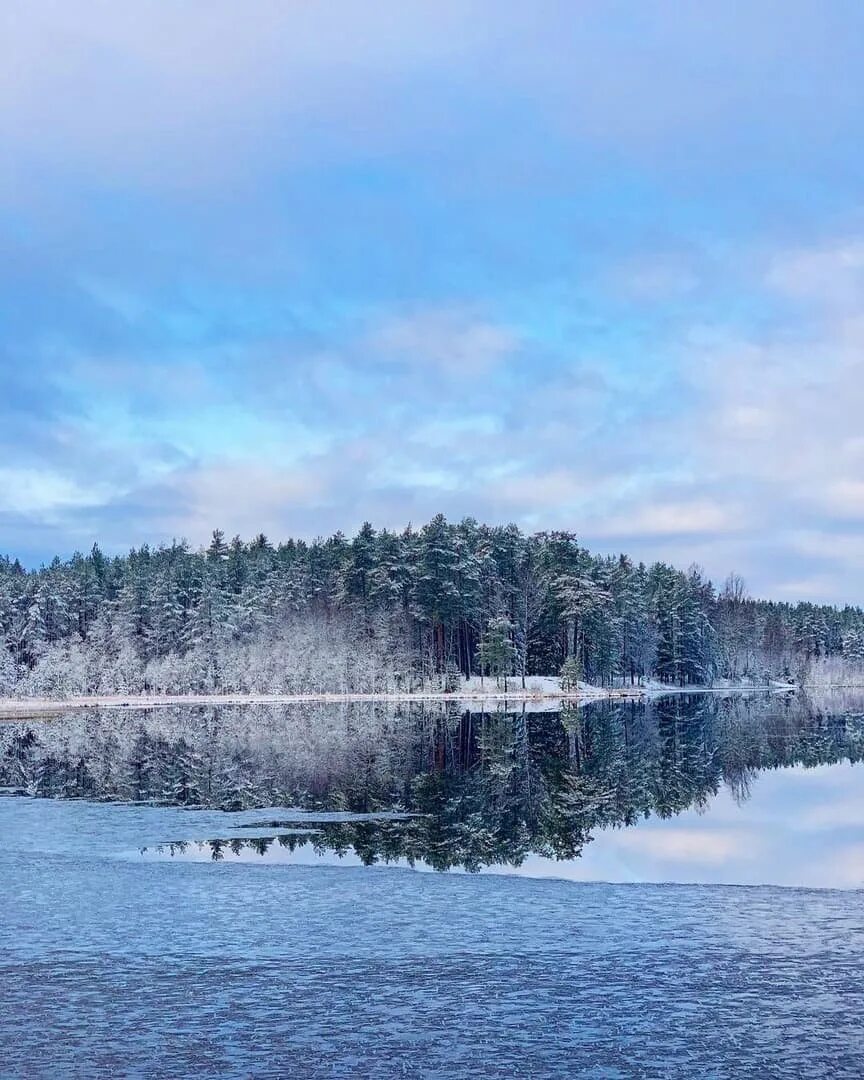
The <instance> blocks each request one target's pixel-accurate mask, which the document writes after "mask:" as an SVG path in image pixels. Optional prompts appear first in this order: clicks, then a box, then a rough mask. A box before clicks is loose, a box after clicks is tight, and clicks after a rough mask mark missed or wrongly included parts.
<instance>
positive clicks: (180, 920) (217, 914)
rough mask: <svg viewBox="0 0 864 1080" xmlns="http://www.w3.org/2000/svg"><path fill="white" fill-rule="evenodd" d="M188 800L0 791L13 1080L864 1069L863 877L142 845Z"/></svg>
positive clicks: (2, 1025)
mask: <svg viewBox="0 0 864 1080" xmlns="http://www.w3.org/2000/svg"><path fill="white" fill-rule="evenodd" d="M190 818H194V819H196V821H197V822H198V824H199V825H201V826H203V827H204V828H205V829H206V828H207V827H208V826H211V827H212V826H215V825H216V824H218V823H219V822H221V823H222V826H223V827H224V823H225V815H224V814H220V813H219V812H206V811H205V812H196V813H195V814H192V815H190V814H189V812H188V811H184V810H180V809H171V808H153V807H133V806H123V807H118V806H113V805H105V804H94V803H87V802H83V801H75V802H68V801H67V802H63V801H52V800H40V799H5V800H2V801H0V835H2V837H3V844H2V847H0V880H2V881H3V918H2V923H0V985H2V987H3V994H2V996H3V1009H2V1012H0V1044H2V1046H3V1058H2V1065H0V1074H2V1075H3V1076H4V1077H112V1078H113V1077H117V1076H140V1077H147V1078H156V1077H166V1078H168V1077H172V1078H173V1077H178V1076H186V1075H194V1076H203V1077H208V1076H236V1077H250V1076H252V1077H280V1076H290V1077H310V1078H318V1077H322V1078H323V1077H347V1076H352V1077H353V1076H360V1077H403V1076H411V1077H427V1076H428V1077H433V1076H434V1077H441V1076H444V1077H448V1076H464V1077H514V1076H526V1077H527V1076H530V1077H543V1076H550V1077H551V1076H555V1077H579V1076H592V1077H593V1076H610V1077H618V1076H648V1077H652V1076H656V1077H682V1078H685V1077H686V1078H692V1077H699V1076H706V1077H707V1076H715V1077H716V1076H720V1077H741V1076H758V1077H769V1076H796V1077H807V1076H813V1077H816V1076H819V1077H825V1076H832V1077H839V1076H849V1077H852V1076H860V1075H861V1073H862V1065H864V1035H862V1024H861V1016H862V1015H864V980H862V979H861V970H862V968H864V904H862V897H861V894H859V893H855V892H835V891H831V890H819V891H808V890H799V889H776V888H723V887H691V886H624V885H591V884H576V883H571V882H560V881H534V880H527V879H520V878H504V877H492V876H489V877H486V876H469V875H457V876H454V875H432V874H412V873H405V872H400V871H396V870H388V869H381V870H379V871H377V872H374V873H370V872H368V871H367V870H364V869H362V868H358V869H344V868H343V869H330V868H326V867H316V868H305V867H296V866H292V867H284V866H269V865H267V864H266V863H264V864H261V865H257V866H256V865H254V864H253V865H248V864H243V865H241V866H226V865H224V864H221V863H207V862H204V863H200V864H184V863H179V864H166V863H151V862H146V861H143V860H140V859H139V860H136V859H134V858H132V857H130V855H129V854H128V853H129V852H134V851H135V850H136V849H137V848H138V847H139V846H140V845H141V844H143V843H146V842H147V841H150V840H153V839H154V838H158V837H160V836H164V835H168V834H169V833H171V832H173V831H174V830H175V829H176V827H177V825H178V824H179V823H181V822H184V821H185V822H187V823H188V822H189V820H190ZM217 832H218V830H217ZM213 835H217V833H215V832H214V834H213Z"/></svg>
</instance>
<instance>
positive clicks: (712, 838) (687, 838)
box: [603, 825, 760, 866]
mask: <svg viewBox="0 0 864 1080" xmlns="http://www.w3.org/2000/svg"><path fill="white" fill-rule="evenodd" d="M603 839H604V841H605V842H606V843H610V842H611V843H614V845H615V846H616V847H618V848H622V849H625V850H627V851H634V852H638V853H639V855H640V857H644V856H647V857H649V858H655V859H663V860H666V861H672V862H678V863H682V862H686V863H689V864H692V865H695V866H699V865H703V866H718V865H721V864H723V863H725V862H727V861H728V860H730V859H733V858H734V859H738V860H741V859H747V860H755V859H758V857H759V854H760V848H759V844H758V842H754V837H753V836H752V835H751V834H750V833H749V832H748V831H746V830H740V831H736V830H733V829H710V830H709V829H688V828H685V827H676V826H672V827H667V826H665V825H664V826H663V827H662V828H653V829H652V828H642V829H625V830H623V831H622V832H620V833H615V834H609V833H607V834H605V835H604V838H603Z"/></svg>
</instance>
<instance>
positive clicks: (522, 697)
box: [0, 676, 797, 720]
mask: <svg viewBox="0 0 864 1080" xmlns="http://www.w3.org/2000/svg"><path fill="white" fill-rule="evenodd" d="M796 689H797V687H795V686H794V685H791V684H786V683H776V682H775V683H771V684H766V685H750V684H747V685H736V686H729V685H722V686H719V685H715V686H683V687H682V686H672V685H666V684H664V683H658V682H650V683H646V684H643V685H641V686H639V685H637V686H626V687H621V686H617V687H601V686H592V685H591V684H590V683H580V684H579V686H578V689H576V690H569V691H564V690H562V689H561V687H560V684H559V680H558V679H557V678H554V677H552V676H548V677H542V678H539V677H533V678H529V679H528V680H527V683H526V686H525V688H524V689H523V688H522V686H521V682H520V680H519V679H512V680H508V687H507V689H506V690H504V688H503V686H501V685H496V683H495V680H494V679H488V678H487V679H485V680H484V682H483V684H482V685H481V681H480V679H479V678H473V679H471V680H468V681H466V683H465V685H464V686H463V687H461V688H460V689H459V690H456V691H453V692H444V691H441V690H425V691H415V692H411V693H390V694H387V693H381V694H373V693H366V694H360V693H344V694H337V693H333V694H322V693H308V694H96V695H87V696H75V697H68V698H35V697H34V698H6V699H2V698H0V720H4V719H5V720H14V719H18V718H21V717H24V716H33V715H36V714H38V715H44V714H52V713H60V712H67V711H69V710H70V709H96V708H98V709H155V708H165V707H169V706H178V705H302V704H315V703H328V702H330V703H334V704H337V703H345V702H359V701H369V702H375V701H380V702H423V701H427V702H452V703H456V704H460V703H463V702H464V703H465V704H466V705H467V706H469V707H474V708H476V707H478V706H482V705H483V704H484V703H489V705H490V706H491V707H493V708H500V707H501V706H502V705H503V704H504V703H519V702H530V703H533V704H536V705H537V706H540V707H542V706H544V705H545V706H546V707H552V708H555V707H557V706H558V705H560V704H561V703H571V704H577V705H578V704H583V703H586V702H591V701H603V700H631V701H632V700H643V699H645V698H648V697H658V696H661V695H666V694H696V693H700V694H719V693H729V692H760V691H761V692H766V691H775V692H776V691H784V692H788V691H794V690H796Z"/></svg>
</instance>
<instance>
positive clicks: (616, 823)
mask: <svg viewBox="0 0 864 1080" xmlns="http://www.w3.org/2000/svg"><path fill="white" fill-rule="evenodd" d="M855 704H856V703H855V702H852V703H850V702H844V703H843V707H842V708H840V707H839V706H837V705H835V706H831V705H822V704H817V703H815V702H813V701H812V700H809V699H807V698H805V697H803V696H794V695H773V696H770V695H758V696H757V695H754V696H741V695H737V696H729V697H721V696H715V695H701V696H700V695H692V696H687V695H676V696H674V697H669V698H660V699H657V700H654V701H650V702H635V701H629V702H615V703H613V702H600V703H595V704H592V705H590V706H586V707H584V708H573V709H565V710H561V711H559V712H548V711H544V712H532V711H531V709H530V706H528V707H520V709H519V710H518V711H501V712H496V713H476V712H467V711H466V712H458V711H455V710H454V709H448V708H446V707H443V706H431V705H428V704H418V703H411V704H410V705H401V706H394V705H389V706H388V705H381V704H377V703H376V704H370V703H351V704H343V705H332V704H331V705H323V704H322V705H313V706H302V707H301V706H280V707H232V706H225V707H206V708H189V707H186V708H176V709H161V710H154V711H149V712H147V711H143V710H141V711H134V712H133V711H131V710H130V711H129V712H124V713H122V714H118V713H116V712H110V711H104V712H97V711H93V712H87V713H86V714H82V713H69V714H67V715H66V716H64V717H62V718H60V719H42V720H28V721H26V722H21V723H18V724H15V725H5V726H3V727H2V728H0V794H3V793H5V794H13V793H21V794H26V795H30V796H36V797H46V798H66V799H69V798H84V799H91V800H110V801H123V802H131V803H149V804H159V805H171V806H183V807H188V808H190V809H192V808H202V809H204V808H206V809H222V810H226V811H240V810H248V809H253V808H256V807H267V808H274V807H276V808H278V807H284V808H295V809H296V810H297V811H303V812H305V813H306V814H308V812H309V811H318V812H321V811H328V812H334V811H335V812H341V814H342V815H343V816H349V817H350V816H351V815H355V816H356V815H376V814H378V815H380V814H385V813H388V814H393V813H395V814H397V815H399V814H401V815H410V816H406V817H404V818H403V819H401V820H399V819H392V818H391V819H390V820H370V819H369V818H368V817H366V818H364V819H360V820H356V819H355V820H330V821H327V820H320V819H319V820H315V821H313V822H310V821H309V819H308V816H307V817H305V818H304V815H303V814H300V813H298V816H297V817H292V816H291V814H290V813H287V812H283V811H280V812H279V813H278V814H272V811H271V814H272V816H271V815H268V816H266V819H260V820H258V821H250V822H246V823H245V828H247V829H255V830H257V835H249V834H248V833H247V835H246V836H242V835H241V836H238V837H231V836H227V837H225V838H221V839H220V838H216V839H211V840H206V841H193V842H192V843H193V845H194V844H196V843H197V844H198V845H199V846H198V847H197V848H196V847H194V846H193V847H190V846H189V844H188V843H187V842H186V841H177V842H174V843H171V844H165V845H162V846H161V851H160V850H159V849H155V850H154V849H147V850H148V853H149V854H150V855H154V854H156V855H159V854H161V855H164V856H165V857H168V858H171V857H185V856H192V855H194V856H195V857H197V858H200V857H205V858H206V857H208V855H209V857H210V858H211V859H213V860H215V861H220V860H222V859H224V858H225V857H226V855H229V856H233V857H242V856H244V854H249V855H255V854H257V855H259V856H269V857H272V854H273V853H274V852H275V853H278V852H287V853H289V854H290V853H293V852H294V851H295V850H296V849H297V848H298V847H303V846H308V847H309V848H310V849H311V850H312V851H313V852H316V853H324V852H330V853H335V854H337V855H338V854H339V853H345V852H353V853H354V854H355V855H356V856H357V858H359V860H360V861H361V862H363V863H364V864H372V863H376V862H379V861H386V862H392V861H397V860H401V861H405V862H407V863H408V864H409V865H414V864H415V863H417V862H422V863H424V864H426V865H429V866H431V867H434V868H436V869H447V868H450V867H464V868H466V869H468V870H477V869H480V868H482V867H484V866H487V865H490V864H509V865H512V866H518V865H519V864H521V863H522V862H523V861H524V860H525V858H526V857H527V856H528V855H530V854H536V855H541V856H546V857H550V858H554V859H559V860H560V859H573V858H576V857H578V856H579V855H580V854H581V852H582V850H583V848H584V846H585V845H586V844H587V843H588V842H589V841H590V840H591V838H592V835H593V834H594V833H595V832H596V831H597V830H598V829H603V828H609V827H620V826H630V825H633V824H635V823H636V822H638V821H639V820H642V819H645V818H647V817H649V816H652V817H659V818H669V817H672V816H674V815H676V814H679V813H681V812H682V811H684V810H686V809H688V808H697V809H699V808H704V807H706V806H707V805H708V803H709V802H710V801H711V800H712V798H714V797H715V796H716V795H717V794H718V793H719V792H720V790H721V788H723V787H725V788H726V789H727V790H728V791H729V792H731V793H732V795H733V796H734V798H735V799H736V800H738V801H739V802H744V801H746V800H747V799H748V797H749V794H750V790H751V787H752V785H753V784H754V781H755V780H756V778H757V776H758V774H759V773H760V772H762V771H764V770H769V769H777V768H782V767H787V766H803V767H805V768H806V767H810V766H816V765H822V764H828V763H836V762H841V761H849V762H858V761H860V760H861V758H862V755H864V702H862V703H860V711H858V710H857V709H856V708H855V707H854V706H855ZM304 824H305V825H307V826H310V827H311V828H312V829H313V830H314V831H312V832H310V828H301V826H302V825H304ZM243 827H244V826H237V825H233V824H232V825H231V826H229V829H228V830H226V831H229V832H230V831H233V830H234V829H238V828H243ZM201 845H204V846H201Z"/></svg>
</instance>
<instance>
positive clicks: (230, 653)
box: [0, 515, 864, 696]
mask: <svg viewBox="0 0 864 1080" xmlns="http://www.w3.org/2000/svg"><path fill="white" fill-rule="evenodd" d="M0 641H2V649H0V693H2V694H5V695H7V696H8V695H15V694H19V695H36V694H39V695H58V696H62V695H65V694H87V693H100V692H101V693H111V692H120V693H135V692H142V691H146V692H164V693H180V692H184V691H194V692H207V691H215V692H241V691H258V692H267V691H269V692H278V693H309V692H315V691H322V692H323V691H327V692H340V691H343V692H347V691H360V692H390V693H393V692H401V691H414V690H419V689H423V688H441V689H452V690H455V689H457V688H458V687H459V686H460V685H461V683H462V679H463V678H465V677H469V676H476V675H484V674H485V675H491V676H494V677H495V678H497V679H499V680H500V679H513V680H516V685H522V686H524V685H530V683H529V680H530V678H531V677H532V676H548V675H558V674H561V675H562V676H563V680H564V685H565V687H566V686H568V685H569V686H571V687H575V685H576V684H577V683H578V682H579V681H583V680H584V681H588V682H591V683H594V684H597V685H601V686H614V685H619V684H627V685H630V684H639V683H642V682H644V681H645V680H648V679H651V680H658V681H660V682H663V683H668V684H674V685H678V686H687V685H700V684H711V683H715V682H716V681H718V680H730V681H733V682H736V681H737V682H760V681H765V680H767V679H771V678H779V679H783V680H788V681H795V682H800V683H805V682H808V681H813V680H822V681H830V680H831V679H834V680H837V681H843V679H849V678H852V677H853V676H854V674H855V673H856V671H859V670H860V669H864V611H862V610H861V609H860V608H857V607H855V608H853V607H845V608H843V609H838V608H834V607H829V606H821V605H814V604H810V603H800V604H794V605H793V604H785V603H775V602H770V601H763V600H756V599H751V598H750V597H749V596H748V595H747V592H746V589H745V587H744V584H743V582H742V581H741V580H740V579H739V578H737V577H735V576H734V575H733V576H730V578H729V579H728V580H727V581H726V582H725V584H724V585H723V586H722V587H721V588H719V589H718V588H716V587H715V586H714V585H713V584H712V583H711V582H710V581H709V580H707V579H706V578H705V576H704V574H703V573H702V572H701V571H700V570H699V569H698V568H696V567H691V568H690V569H689V570H687V571H682V570H679V569H675V568H673V567H671V566H668V565H666V564H664V563H655V564H653V565H651V566H645V565H643V564H641V563H639V564H636V563H634V562H632V561H631V560H630V559H629V558H628V557H627V556H626V555H620V556H618V557H606V556H604V557H601V556H597V555H592V554H591V553H590V552H589V551H587V550H586V549H585V548H584V547H582V546H581V545H580V543H579V542H578V540H577V538H576V536H575V535H574V534H572V533H568V532H541V533H536V534H533V535H525V534H524V533H522V532H521V531H520V530H519V529H518V528H517V527H516V526H514V525H508V526H504V527H497V526H496V527H492V526H487V525H481V524H478V523H477V522H476V521H474V520H472V519H466V520H464V521H462V522H460V523H459V524H452V523H449V522H447V521H446V520H445V518H444V517H443V516H441V515H439V516H437V517H436V518H434V519H433V520H432V521H430V522H429V523H428V524H427V525H425V526H424V527H423V528H420V529H413V528H410V527H409V528H407V529H406V530H404V531H403V532H392V531H388V530H382V531H376V530H375V529H374V528H373V527H372V526H371V525H368V524H366V525H364V526H363V527H362V528H361V529H360V531H359V532H358V534H357V535H356V536H355V537H354V538H353V539H348V538H347V537H345V536H344V535H342V534H341V533H337V534H336V535H335V536H332V537H330V538H328V539H320V540H316V541H313V542H311V543H310V542H305V541H302V540H288V541H286V542H284V543H279V544H273V543H271V542H270V541H269V540H268V539H267V537H265V536H263V535H259V536H257V537H256V538H255V539H254V540H252V541H250V542H244V541H242V540H241V539H240V538H239V537H235V538H234V539H233V540H230V541H229V540H227V539H226V537H225V536H224V535H223V534H222V533H221V532H219V531H216V532H214V533H213V537H212V540H211V542H210V544H209V546H208V547H207V548H206V549H201V550H192V549H191V548H190V547H189V545H188V544H186V543H185V542H180V543H177V542H175V543H172V544H171V545H170V546H161V547H158V548H156V549H151V548H149V547H147V546H144V547H141V548H139V549H137V550H132V551H130V552H129V554H128V555H126V556H122V557H120V556H118V557H113V558H110V557H107V556H106V555H104V554H103V553H102V552H101V551H100V549H99V548H98V547H97V546H94V547H93V549H92V551H91V552H90V553H89V554H88V555H82V554H76V555H74V556H73V557H72V558H71V559H69V560H68V561H65V562H64V561H62V560H60V559H59V558H57V559H54V561H53V562H52V563H51V564H50V565H49V566H43V567H42V568H40V569H39V570H35V571H28V570H25V569H24V568H23V567H22V566H21V564H20V563H19V562H18V561H17V560H14V559H11V558H8V557H6V558H2V559H0ZM511 685H512V684H511Z"/></svg>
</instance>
